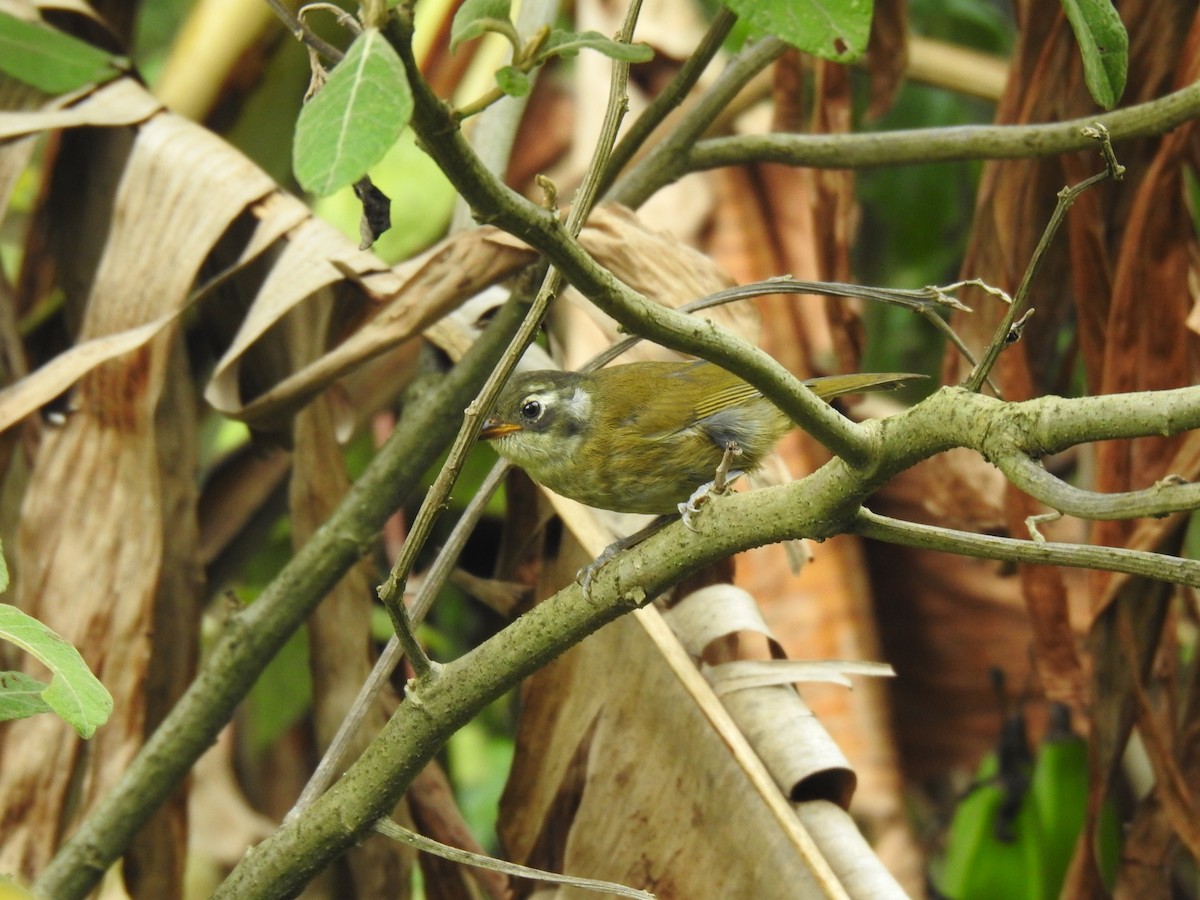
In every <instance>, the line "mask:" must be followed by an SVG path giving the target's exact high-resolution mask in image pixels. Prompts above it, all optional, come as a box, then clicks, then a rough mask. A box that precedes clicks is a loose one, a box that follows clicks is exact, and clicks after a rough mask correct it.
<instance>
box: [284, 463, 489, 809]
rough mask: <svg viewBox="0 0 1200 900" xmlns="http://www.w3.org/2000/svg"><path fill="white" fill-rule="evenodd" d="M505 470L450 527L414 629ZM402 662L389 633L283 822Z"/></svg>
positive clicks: (303, 803)
mask: <svg viewBox="0 0 1200 900" xmlns="http://www.w3.org/2000/svg"><path fill="white" fill-rule="evenodd" d="M509 468H510V466H509V464H508V463H507V462H505V461H504V460H500V461H499V462H497V463H496V464H495V465H494V466H492V470H491V471H490V472H488V474H487V477H486V478H484V479H483V482H482V483H481V484H480V485H479V489H478V490H477V491H476V492H475V495H474V496H473V497H472V498H471V502H470V503H468V504H467V508H466V509H464V510H463V513H462V515H461V516H460V517H459V519H458V521H457V522H455V523H454V528H453V529H452V530H451V532H450V536H449V537H448V538H447V539H446V544H445V546H443V547H442V549H441V551H440V552H439V553H438V555H437V557H436V558H435V559H434V561H433V565H431V566H430V567H429V571H428V572H426V573H425V578H424V579H423V580H422V581H421V587H420V590H418V591H417V595H416V597H414V598H413V602H412V606H411V608H410V609H409V611H408V616H409V620H410V621H411V622H412V624H413V625H414V626H418V625H420V624H421V623H422V622H423V621H425V616H426V615H427V614H428V612H429V608H430V607H431V606H433V601H434V599H435V598H436V597H437V595H438V594H439V593H440V592H441V590H442V588H443V587H444V586H445V584H446V582H447V581H448V580H449V578H450V575H451V574H452V573H453V572H454V566H455V564H456V563H457V561H458V558H459V556H461V555H462V551H463V548H464V547H465V546H466V545H467V540H468V539H469V538H470V537H471V532H473V531H474V530H475V526H476V525H478V524H479V520H480V519H481V518H482V517H483V514H484V512H485V511H486V510H487V505H488V501H490V500H491V498H492V494H494V493H495V492H496V489H497V488H498V487H500V483H501V482H502V481H503V480H504V476H505V474H507V472H508V470H509ZM402 659H404V649H403V648H402V647H401V645H400V641H399V639H398V638H397V637H396V636H395V635H392V637H391V639H390V640H388V642H387V645H386V646H385V647H384V648H383V653H381V654H380V655H379V659H377V660H376V661H375V665H374V667H373V668H372V669H371V674H370V675H368V676H367V680H366V681H365V682H363V685H362V687H361V688H359V691H358V695H357V696H356V697H355V698H354V703H353V704H351V706H350V710H349V711H348V712H347V713H346V717H345V718H344V719H343V720H342V723H341V725H339V726H338V730H337V734H335V735H334V736H333V740H332V741H330V742H329V747H328V748H327V749H326V750H325V753H324V755H323V756H322V757H321V761H320V763H318V764H317V768H316V769H315V770H314V771H313V774H312V777H311V778H309V779H308V784H306V785H305V786H304V790H303V791H301V792H300V796H299V798H297V800H296V803H295V805H293V806H292V808H291V809H290V810H289V811H288V814H287V815H286V816H285V817H284V821H285V822H290V821H292V820H293V819H295V818H297V817H298V816H299V815H300V814H301V813H303V812H304V810H306V809H307V808H308V807H309V806H311V805H312V802H313V801H314V800H315V799H316V798H317V797H319V796H321V794H323V793H325V790H326V789H327V788H328V787H329V785H330V784H332V783H333V780H334V778H335V777H336V776H337V773H338V772H339V771H340V770H341V768H342V765H343V760H344V758H345V755H346V750H347V749H348V748H349V747H350V743H351V742H352V741H353V740H354V736H355V734H357V733H358V729H359V728H360V727H361V725H362V722H363V719H365V718H366V716H367V712H368V711H369V710H370V708H371V706H372V705H374V703H375V698H376V697H378V696H379V692H380V691H381V690H383V686H384V685H385V684H387V683H388V680H389V679H390V678H391V676H392V672H394V671H395V670H396V666H398V665H400V661H401V660H402Z"/></svg>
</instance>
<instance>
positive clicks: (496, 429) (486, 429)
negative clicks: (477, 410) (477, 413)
mask: <svg viewBox="0 0 1200 900" xmlns="http://www.w3.org/2000/svg"><path fill="white" fill-rule="evenodd" d="M522 430H523V429H522V428H521V426H520V425H514V424H513V423H512V422H501V421H500V420H499V419H488V420H487V421H486V422H484V423H483V430H482V431H480V432H479V436H480V437H481V438H483V440H485V441H490V440H491V439H492V438H498V437H503V436H504V435H506V434H512V433H513V432H514V431H522Z"/></svg>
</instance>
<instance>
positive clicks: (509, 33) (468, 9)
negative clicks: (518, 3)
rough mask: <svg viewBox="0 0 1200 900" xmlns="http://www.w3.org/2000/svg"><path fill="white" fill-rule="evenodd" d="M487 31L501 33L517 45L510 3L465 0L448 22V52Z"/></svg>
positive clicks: (518, 40)
mask: <svg viewBox="0 0 1200 900" xmlns="http://www.w3.org/2000/svg"><path fill="white" fill-rule="evenodd" d="M489 31H494V32H496V33H497V34H502V35H504V36H505V37H506V38H508V40H509V43H511V44H513V45H514V46H517V45H519V44H520V38H518V37H517V28H516V26H515V25H513V23H512V4H511V3H510V2H509V0H466V2H465V3H463V5H462V6H460V7H459V8H458V12H456V13H455V14H454V21H453V22H452V23H451V24H450V52H451V53H453V52H454V51H455V50H457V49H458V45H459V44H461V43H462V42H463V41H469V40H471V39H472V38H477V37H480V36H482V35H484V34H486V33H487V32H489Z"/></svg>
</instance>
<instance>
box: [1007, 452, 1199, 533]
mask: <svg viewBox="0 0 1200 900" xmlns="http://www.w3.org/2000/svg"><path fill="white" fill-rule="evenodd" d="M992 462H994V463H995V464H996V468H998V469H999V470H1000V471H1001V472H1003V473H1004V475H1005V477H1007V478H1008V480H1009V481H1011V482H1012V483H1013V484H1014V485H1016V486H1017V487H1019V488H1020V489H1021V490H1023V491H1024V492H1025V493H1027V494H1029V495H1030V496H1031V497H1034V498H1036V499H1038V500H1040V501H1042V503H1045V504H1046V505H1047V506H1049V507H1050V508H1051V509H1053V510H1055V511H1057V512H1060V513H1062V514H1063V515H1067V516H1075V517H1077V518H1080V519H1092V520H1112V519H1137V518H1141V517H1144V516H1166V515H1170V514H1171V513H1177V512H1187V511H1188V510H1192V509H1197V508H1200V483H1191V484H1189V483H1188V482H1185V481H1176V480H1174V479H1170V478H1165V479H1163V480H1162V481H1159V482H1158V483H1157V484H1155V485H1154V486H1153V487H1149V488H1146V489H1144V490H1140V491H1125V492H1123V493H1119V494H1101V493H1098V492H1096V491H1086V490H1084V489H1083V488H1077V487H1075V486H1074V485H1071V484H1067V483H1066V482H1065V481H1063V480H1062V479H1060V478H1056V477H1055V476H1053V475H1051V474H1050V473H1049V472H1047V471H1046V470H1045V469H1044V468H1043V467H1042V466H1041V464H1040V463H1037V462H1035V461H1034V460H1032V459H1030V458H1029V457H1028V456H1024V455H1022V454H1006V455H1004V456H1000V457H997V458H996V459H994V460H992Z"/></svg>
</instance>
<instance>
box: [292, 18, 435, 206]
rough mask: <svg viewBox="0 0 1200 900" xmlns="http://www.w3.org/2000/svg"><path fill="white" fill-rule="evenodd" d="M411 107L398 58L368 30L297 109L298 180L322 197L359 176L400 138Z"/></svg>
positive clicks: (294, 149)
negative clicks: (306, 101)
mask: <svg viewBox="0 0 1200 900" xmlns="http://www.w3.org/2000/svg"><path fill="white" fill-rule="evenodd" d="M412 109H413V101H412V92H411V90H410V89H409V86H408V78H407V77H406V76H405V74H404V65H403V63H401V62H400V57H399V56H397V55H396V51H395V50H393V49H392V47H391V46H390V45H389V44H388V42H387V41H386V40H385V39H384V37H383V35H381V34H380V33H379V31H378V30H377V29H373V28H369V29H367V30H366V31H364V32H363V33H362V34H360V35H359V36H358V37H357V38H355V40H354V43H353V44H352V45H351V46H350V50H349V52H347V53H346V56H345V58H344V59H343V60H342V61H341V62H340V63H339V64H338V66H337V68H335V69H334V70H333V72H332V73H331V74H330V76H329V80H328V81H327V82H325V86H324V87H323V88H322V89H321V91H320V93H318V94H317V95H316V96H315V97H314V98H313V99H312V100H310V101H309V102H308V103H307V104H305V106H304V109H302V110H300V118H299V119H298V120H297V122H296V139H295V142H294V144H293V147H292V168H293V169H294V170H295V173H296V180H297V181H299V182H300V186H301V187H303V188H304V189H305V190H306V191H309V192H310V193H313V194H316V195H317V196H322V197H323V196H325V195H327V194H331V193H333V192H334V191H336V190H337V189H338V188H341V187H345V186H346V185H348V184H353V183H354V182H356V181H358V179H360V178H362V177H363V175H365V174H367V169H369V168H370V167H371V166H373V165H375V163H377V162H379V160H380V159H382V158H383V155H384V154H385V153H387V151H388V149H389V148H390V147H391V146H392V144H394V143H395V142H396V139H397V138H399V137H400V132H401V131H403V130H404V127H405V126H406V125H407V124H408V120H409V119H410V118H411V117H412Z"/></svg>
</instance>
